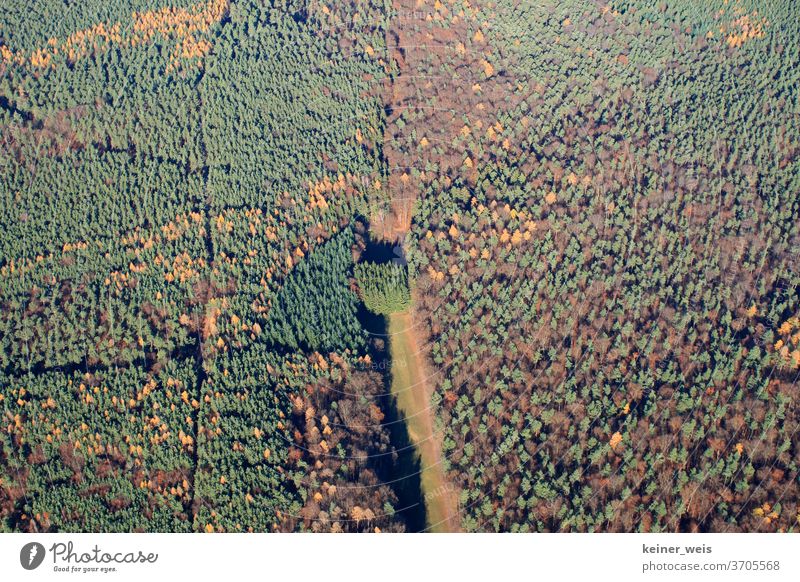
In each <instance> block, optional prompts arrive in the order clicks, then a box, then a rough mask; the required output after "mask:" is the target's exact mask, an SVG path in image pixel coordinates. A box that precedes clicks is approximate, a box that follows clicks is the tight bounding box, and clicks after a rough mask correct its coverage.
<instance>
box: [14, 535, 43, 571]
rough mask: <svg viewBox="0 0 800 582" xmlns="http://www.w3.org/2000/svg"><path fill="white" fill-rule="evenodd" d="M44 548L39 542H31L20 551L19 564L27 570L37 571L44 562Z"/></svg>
mask: <svg viewBox="0 0 800 582" xmlns="http://www.w3.org/2000/svg"><path fill="white" fill-rule="evenodd" d="M44 554H45V552H44V546H43V545H42V544H40V543H39V542H29V543H27V544H25V545H24V546H22V549H21V550H20V551H19V563H20V564H22V567H23V568H25V569H26V570H35V569H36V568H38V567H39V566H41V565H42V562H43V561H44Z"/></svg>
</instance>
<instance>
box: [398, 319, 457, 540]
mask: <svg viewBox="0 0 800 582" xmlns="http://www.w3.org/2000/svg"><path fill="white" fill-rule="evenodd" d="M414 329H415V325H414V317H413V314H412V312H411V311H402V312H399V313H393V314H392V315H390V316H389V336H390V348H391V355H392V394H393V395H394V396H395V397H396V398H397V407H398V409H399V410H400V412H401V413H402V414H403V417H404V420H405V422H406V425H407V427H408V434H409V438H410V439H411V442H412V443H413V444H414V447H415V448H416V450H417V454H418V455H419V457H420V482H421V487H422V494H423V499H424V501H425V508H426V514H427V527H426V531H430V532H437V533H443V532H457V531H460V530H461V525H460V519H459V514H458V492H457V490H456V489H455V487H453V486H452V485H450V484H449V483H448V482H447V480H446V478H445V474H444V465H443V459H442V448H441V439H440V438H438V437H437V436H436V434H435V433H434V430H433V427H434V423H433V417H434V412H433V410H432V408H431V394H432V386H431V385H430V384H429V383H428V378H429V377H428V375H427V374H426V365H425V354H424V353H422V352H421V351H420V349H419V345H420V342H418V341H417V337H416V334H415V333H414Z"/></svg>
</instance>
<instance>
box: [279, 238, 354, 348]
mask: <svg viewBox="0 0 800 582" xmlns="http://www.w3.org/2000/svg"><path fill="white" fill-rule="evenodd" d="M353 243H354V237H353V231H352V229H347V230H345V231H342V232H340V233H339V234H337V235H335V236H334V237H333V238H332V239H331V240H330V241H328V242H327V243H325V245H324V246H323V247H322V248H321V249H320V250H318V251H317V252H316V253H314V254H312V255H311V256H310V257H309V258H308V259H307V260H304V261H302V262H300V263H299V264H298V265H297V267H295V269H294V270H293V271H292V272H291V273H290V274H289V276H288V277H287V279H286V282H285V283H284V285H283V287H282V288H281V290H280V291H279V292H278V294H277V296H276V297H275V301H274V303H273V307H272V310H271V311H270V316H269V319H268V321H267V327H266V333H265V337H266V338H269V339H270V340H271V341H272V342H274V343H275V344H276V345H278V346H282V347H284V348H287V349H290V350H296V349H298V348H302V349H304V350H306V351H324V352H330V351H337V352H342V351H345V350H348V351H354V352H355V351H359V350H363V349H364V348H365V336H366V334H365V332H364V330H363V329H362V327H361V324H360V323H359V321H358V319H357V318H356V313H357V311H358V299H357V297H356V295H355V294H354V293H353V292H352V291H351V290H350V288H349V285H348V282H349V276H350V275H351V274H352V271H353V253H352V251H351V247H352V246H353ZM309 299H311V300H310V301H309Z"/></svg>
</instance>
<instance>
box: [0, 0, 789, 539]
mask: <svg viewBox="0 0 800 582" xmlns="http://www.w3.org/2000/svg"><path fill="white" fill-rule="evenodd" d="M798 16H799V15H798V10H797V7H796V5H795V4H794V3H792V2H767V1H765V0H710V1H707V2H692V1H689V0H678V1H673V2H650V1H646V0H611V1H606V0H562V1H556V0H544V1H541V2H517V1H515V0H497V1H494V2H484V1H474V0H473V1H471V2H468V1H467V0H435V1H433V0H392V1H390V0H352V1H350V0H348V1H346V2H328V3H325V2H322V1H319V0H130V1H126V2H105V1H101V0H91V1H84V2H77V3H76V2H60V1H54V0H46V1H26V0H8V1H6V2H5V3H4V10H3V12H2V13H1V14H0V143H1V144H2V147H0V233H2V234H0V530H2V531H39V532H41V531H176V532H177V531H186V532H189V531H205V532H214V531H219V532H223V531H370V532H371V531H403V530H404V529H407V527H409V524H410V523H411V521H412V518H411V517H410V513H409V512H410V511H411V509H412V508H413V507H412V506H413V505H415V504H419V503H421V502H422V501H421V500H417V502H416V503H412V502H411V501H409V499H408V491H406V490H404V489H403V488H402V487H399V486H398V479H399V477H398V475H399V473H398V471H402V470H403V467H401V463H400V462H399V460H398V459H399V458H400V456H401V455H402V452H403V448H404V445H403V444H402V443H400V442H399V441H398V440H397V434H396V433H397V426H396V424H397V422H396V421H395V420H394V415H395V412H394V408H393V407H394V403H393V401H392V399H391V398H390V397H389V396H388V393H387V385H388V381H389V380H390V378H391V370H390V368H391V366H390V365H389V366H384V365H383V364H382V363H381V360H383V359H385V358H386V357H387V353H388V351H387V345H388V344H390V343H391V341H392V338H391V337H388V338H387V337H383V336H382V335H381V334H379V333H378V334H376V332H375V330H374V329H372V328H371V326H372V325H374V321H375V320H376V318H377V319H378V320H380V319H381V316H387V317H390V316H391V315H392V314H396V313H398V312H402V313H404V314H412V315H413V319H414V321H416V322H417V325H416V327H415V328H414V333H417V334H419V335H420V336H421V340H422V341H420V342H419V344H420V345H421V346H423V348H422V349H423V353H422V356H424V358H425V360H426V362H427V364H428V367H429V368H430V371H431V373H430V376H429V378H428V383H429V384H430V386H429V388H430V403H431V407H430V411H429V412H430V414H432V415H433V419H432V423H433V424H434V426H435V428H436V433H437V443H436V446H437V447H439V449H440V452H441V456H442V459H443V462H444V465H445V467H446V477H447V480H448V484H449V485H451V486H452V487H453V488H454V490H455V491H457V496H458V510H459V521H460V524H461V529H463V530H464V531H513V532H518V531H519V532H521V531H797V529H798V527H800V525H799V524H800V481H798V479H799V478H800V474H799V473H798V464H800V435H798V427H800V408H799V407H798V396H800V393H798V374H800V301H799V300H798V283H800V271H799V270H798V269H799V267H800V196H798V193H799V192H800V158H799V156H800V100H799V92H800V50H798V43H799V42H800V18H798ZM379 244H380V245H397V246H396V247H395V248H397V249H401V252H400V254H401V255H402V258H403V260H402V261H397V260H376V259H375V258H374V257H373V256H371V255H370V250H369V249H370V248H371V247H374V246H376V245H379ZM368 312H369V313H370V314H369V315H367V313H368ZM378 364H380V365H378ZM423 470H424V469H423ZM409 504H411V505H409Z"/></svg>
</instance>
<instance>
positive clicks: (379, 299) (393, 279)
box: [355, 263, 411, 315]
mask: <svg viewBox="0 0 800 582" xmlns="http://www.w3.org/2000/svg"><path fill="white" fill-rule="evenodd" d="M355 277H356V283H357V284H358V289H359V294H360V296H361V299H362V301H364V305H366V307H367V309H369V310H370V311H372V312H373V313H377V314H380V315H389V314H391V313H395V312H397V311H405V310H406V309H408V308H409V307H411V291H410V289H409V286H408V268H407V267H406V266H405V265H399V264H397V263H359V264H357V265H356V267H355Z"/></svg>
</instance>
